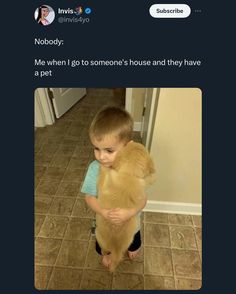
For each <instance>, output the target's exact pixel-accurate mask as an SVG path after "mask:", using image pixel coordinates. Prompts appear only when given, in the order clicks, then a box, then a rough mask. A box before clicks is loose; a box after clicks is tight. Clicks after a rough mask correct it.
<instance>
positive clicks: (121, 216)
mask: <svg viewBox="0 0 236 294" xmlns="http://www.w3.org/2000/svg"><path fill="white" fill-rule="evenodd" d="M146 204H147V196H146V195H145V197H144V198H143V199H142V201H140V204H139V206H138V207H136V208H129V209H124V208H115V209H112V210H109V211H108V215H107V216H108V218H109V219H110V221H111V222H112V223H114V224H117V225H119V224H122V223H124V222H126V221H127V220H129V219H130V218H131V217H133V216H135V215H136V214H137V213H139V212H140V211H141V210H143V208H144V207H145V206H146Z"/></svg>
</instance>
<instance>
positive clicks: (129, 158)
mask: <svg viewBox="0 0 236 294" xmlns="http://www.w3.org/2000/svg"><path fill="white" fill-rule="evenodd" d="M112 168H114V169H115V170H117V171H119V172H122V173H126V174H127V175H131V176H135V177H138V178H142V179H146V178H148V177H150V176H151V175H153V174H154V173H155V168H154V164H153V161H152V159H151V157H150V155H149V153H148V152H147V150H146V149H145V147H144V146H143V145H142V144H139V143H136V142H129V143H128V144H127V145H126V146H125V147H124V148H123V149H122V150H121V151H119V153H118V154H117V156H116V159H115V161H114V163H113V166H112Z"/></svg>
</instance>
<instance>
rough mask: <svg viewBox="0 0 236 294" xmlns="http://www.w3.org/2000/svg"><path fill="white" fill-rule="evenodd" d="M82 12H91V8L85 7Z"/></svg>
mask: <svg viewBox="0 0 236 294" xmlns="http://www.w3.org/2000/svg"><path fill="white" fill-rule="evenodd" d="M84 12H85V13H86V14H90V13H91V12H92V10H91V8H89V7H87V8H85V10H84Z"/></svg>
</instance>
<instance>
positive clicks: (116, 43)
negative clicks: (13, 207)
mask: <svg viewBox="0 0 236 294" xmlns="http://www.w3.org/2000/svg"><path fill="white" fill-rule="evenodd" d="M32 2H33V3H31V4H29V6H30V8H31V15H30V16H29V15H28V17H31V19H30V30H31V32H32V33H31V38H30V39H29V44H30V45H29V46H30V48H31V56H30V60H31V72H30V76H31V77H30V78H31V84H30V85H31V86H30V87H29V89H30V93H29V94H30V95H31V97H32V101H33V105H34V109H33V110H32V112H33V113H34V122H33V123H34V125H33V133H34V140H33V141H34V176H33V178H34V188H33V191H32V199H33V200H32V207H33V208H32V210H31V211H28V212H27V213H28V215H30V214H31V215H30V217H31V220H32V224H33V226H32V227H34V229H33V230H32V234H30V236H28V239H29V243H30V242H31V243H30V244H31V245H32V246H31V248H33V250H31V251H32V252H31V251H30V250H29V252H28V254H29V253H31V256H30V257H29V259H30V258H31V264H30V266H31V268H30V269H31V273H30V276H29V277H30V279H29V278H28V284H27V285H25V287H26V288H27V289H26V290H25V293H40V291H42V290H43V291H47V290H53V293H71V291H72V293H74V292H75V293H77V292H78V293H79V291H86V290H93V291H94V293H96V291H98V290H99V291H101V292H106V291H108V292H109V291H113V290H124V291H134V292H139V291H148V290H156V291H158V290H174V291H177V292H178V291H181V290H188V291H189V293H190V292H196V290H198V291H199V292H202V293H209V289H210V288H209V287H210V285H209V284H210V282H208V280H207V277H206V276H205V275H206V271H207V270H205V264H206V263H207V260H206V259H205V257H206V255H205V252H204V250H205V249H204V246H202V243H203V242H202V239H203V237H202V236H203V231H204V224H202V215H203V211H204V203H205V201H206V195H205V193H204V185H203V184H202V182H203V165H204V162H203V161H202V157H203V152H204V145H203V134H202V133H203V123H202V121H203V114H204V110H205V107H206V103H207V101H208V87H207V85H208V70H209V64H208V63H207V54H209V52H207V49H206V44H207V43H208V42H210V36H209V35H208V31H207V15H208V7H207V6H206V1H202V0H199V1H166V0H164V1H161V2H158V1H149V0H139V1H137V0H136V1H134V0H129V1H127V0H126V1H124V0H120V1H108V0H100V1H89V0H88V1H86V0H84V1H74V0H72V1H68V0H67V1H66V0H61V1H50V0H48V1H32ZM28 11H29V9H28ZM203 244H204V243H203ZM29 246H30V245H29ZM127 293H128V292H127Z"/></svg>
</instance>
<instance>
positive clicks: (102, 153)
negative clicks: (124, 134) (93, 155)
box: [100, 152, 106, 160]
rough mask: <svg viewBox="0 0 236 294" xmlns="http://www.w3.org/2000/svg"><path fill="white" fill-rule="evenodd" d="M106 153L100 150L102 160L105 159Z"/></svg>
mask: <svg viewBox="0 0 236 294" xmlns="http://www.w3.org/2000/svg"><path fill="white" fill-rule="evenodd" d="M105 157H106V155H105V153H104V152H100V160H103V159H105Z"/></svg>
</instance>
